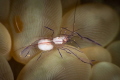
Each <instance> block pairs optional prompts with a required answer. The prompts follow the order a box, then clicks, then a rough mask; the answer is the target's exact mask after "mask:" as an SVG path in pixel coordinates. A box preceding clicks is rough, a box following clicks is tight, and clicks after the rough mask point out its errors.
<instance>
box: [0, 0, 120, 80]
mask: <svg viewBox="0 0 120 80" xmlns="http://www.w3.org/2000/svg"><path fill="white" fill-rule="evenodd" d="M1 1H2V0H1ZM4 1H6V0H4ZM67 1H68V0H67ZM67 1H66V2H65V3H64V1H63V0H62V4H61V0H11V1H9V0H8V4H6V5H7V6H6V7H2V8H0V9H1V12H3V13H5V14H1V12H0V20H1V22H3V21H5V20H6V19H7V17H8V16H9V17H8V20H9V23H8V24H7V26H6V25H5V26H6V27H7V29H8V30H9V31H10V34H11V37H12V51H11V53H12V57H13V58H14V59H15V60H16V61H18V62H20V63H23V64H25V66H24V67H23V69H22V70H21V71H20V73H19V75H18V77H17V80H38V79H41V80H90V78H91V79H92V80H99V79H103V80H104V79H108V80H110V79H117V80H119V73H120V70H119V67H118V66H116V65H114V64H112V63H109V62H111V56H112V60H113V62H114V58H113V55H111V56H110V54H109V52H108V51H107V50H106V49H104V48H106V47H105V46H107V45H108V44H110V42H111V41H113V39H114V38H115V37H116V35H117V33H118V31H119V17H118V15H117V13H116V12H115V11H114V10H113V9H112V8H110V7H109V6H107V5H105V4H100V3H89V4H82V5H81V4H80V5H79V3H78V5H77V7H75V4H76V1H77V0H74V1H75V2H74V1H72V0H71V1H70V0H69V1H68V2H69V3H70V4H67ZM80 2H81V1H80ZM6 3H7V2H6ZM10 3H11V4H10ZM73 5H74V6H73ZM72 7H74V8H72ZM4 8H6V9H4ZM75 8H76V13H75ZM9 9H10V10H9ZM4 10H6V11H4ZM9 12H10V13H9ZM74 13H75V14H74ZM62 16H63V19H62ZM74 16H75V19H74ZM74 21H75V23H74ZM6 22H7V21H6ZM73 23H74V24H73ZM2 26H3V25H2ZM44 26H46V27H49V28H50V29H52V30H54V35H53V36H51V34H52V32H51V30H50V29H46V28H45V27H44ZM73 26H74V29H75V30H78V31H77V32H78V33H80V34H81V35H82V36H85V37H88V38H90V39H92V40H94V41H96V42H98V43H100V44H102V47H104V48H101V47H98V46H97V47H93V44H94V42H91V41H89V40H85V39H81V38H80V37H79V36H78V35H75V36H77V37H74V38H72V39H73V40H75V42H76V43H77V44H78V45H80V47H79V48H80V50H81V51H82V50H83V53H81V52H77V51H76V50H75V49H76V48H74V49H73V50H72V49H70V48H69V47H68V49H70V50H72V51H73V52H74V53H75V54H77V55H78V56H79V57H82V58H83V59H85V60H86V59H87V60H89V59H93V60H94V59H95V60H96V61H98V63H96V64H94V65H93V66H91V65H90V64H87V63H84V62H82V61H80V60H79V59H78V58H76V57H75V56H74V55H72V54H69V53H67V52H65V51H64V50H61V54H62V56H63V58H61V56H60V55H59V52H58V51H57V50H56V49H53V50H52V51H49V52H45V53H44V54H42V56H41V57H40V59H38V57H39V56H40V54H41V51H40V50H38V49H30V53H29V55H30V56H28V57H21V56H20V52H21V51H22V50H23V49H24V48H25V47H26V46H29V45H30V44H32V43H33V42H34V41H36V40H37V39H40V38H51V37H52V38H53V37H57V36H59V35H58V34H59V32H60V27H67V28H68V29H69V30H71V31H72V30H73ZM3 30H4V32H2V31H3ZM6 31H7V30H6V29H4V28H2V27H1V33H0V37H1V38H0V40H1V42H2V43H1V45H0V47H1V49H2V48H3V47H4V50H3V51H2V52H4V53H5V51H7V52H8V53H10V52H9V50H10V45H11V43H7V42H10V40H9V39H10V38H9V33H8V32H6ZM63 32H64V33H65V34H66V35H67V34H68V33H69V31H68V30H64V31H63ZM6 33H7V34H6ZM3 35H5V36H3ZM8 38H9V39H8ZM6 43H7V44H6ZM71 45H73V46H75V47H78V46H77V45H76V44H74V43H71ZM94 45H96V44H94ZM88 46H89V47H88ZM91 46H92V47H91ZM63 47H64V46H63ZM85 47H86V48H85ZM35 48H37V47H35ZM81 48H82V49H81ZM114 48H116V47H114ZM114 48H113V49H114ZM117 49H118V48H117ZM95 50H97V51H98V52H97V51H95ZM108 50H112V49H110V48H109V49H108ZM2 52H1V53H2ZM4 53H2V54H4ZM11 53H10V54H11ZM110 53H111V52H110ZM111 54H112V53H111ZM105 57H106V58H105ZM115 58H117V57H115ZM0 59H2V58H0ZM37 59H38V61H37ZM118 59H119V58H117V60H118ZM1 61H2V60H1ZM103 61H106V62H103ZM2 62H4V61H2ZM2 62H1V63H2ZM115 62H117V61H115ZM10 64H11V63H10ZM115 64H116V63H115ZM117 65H118V64H117ZM16 66H19V65H17V64H14V68H17V67H16ZM2 67H3V68H1V70H4V71H1V72H3V74H4V72H6V71H8V73H9V74H10V76H11V78H9V77H4V76H3V77H4V78H9V79H11V80H12V79H13V75H12V72H11V71H10V70H11V69H10V68H9V67H7V65H5V66H2ZM11 67H12V66H11ZM16 70H17V69H16ZM107 70H108V71H107ZM13 71H14V70H13ZM100 73H101V74H100ZM104 73H106V74H104ZM0 75H2V73H1V74H0ZM6 76H8V75H7V73H6ZM106 76H108V77H106ZM115 76H116V77H115ZM14 77H15V79H16V75H15V74H14ZM5 80H7V79H5Z"/></svg>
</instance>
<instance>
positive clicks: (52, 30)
mask: <svg viewBox="0 0 120 80" xmlns="http://www.w3.org/2000/svg"><path fill="white" fill-rule="evenodd" d="M44 27H45V28H47V29H49V30H51V31H52V35H51V37H53V34H54V30H53V29H51V28H49V27H46V26H44Z"/></svg>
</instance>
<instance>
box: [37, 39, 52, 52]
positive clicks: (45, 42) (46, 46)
mask: <svg viewBox="0 0 120 80" xmlns="http://www.w3.org/2000/svg"><path fill="white" fill-rule="evenodd" d="M53 47H54V46H53V44H52V41H51V40H50V39H41V40H39V42H38V48H39V49H40V50H42V51H49V50H52V49H53Z"/></svg>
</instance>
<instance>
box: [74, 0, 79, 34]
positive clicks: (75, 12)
mask: <svg viewBox="0 0 120 80" xmlns="http://www.w3.org/2000/svg"><path fill="white" fill-rule="evenodd" d="M77 5H78V0H77V2H76V5H75V11H74V21H73V32H74V27H75V18H76V16H75V15H76V11H77Z"/></svg>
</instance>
